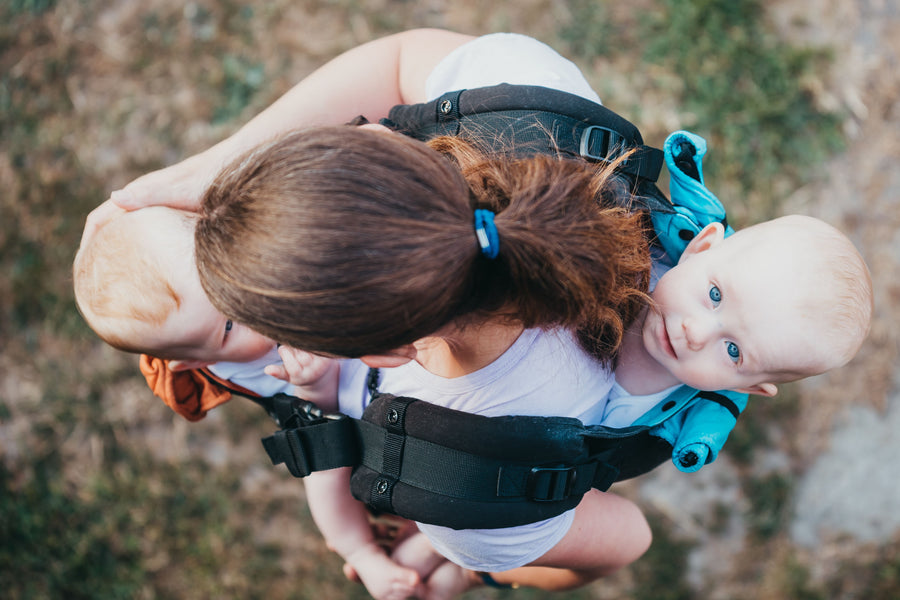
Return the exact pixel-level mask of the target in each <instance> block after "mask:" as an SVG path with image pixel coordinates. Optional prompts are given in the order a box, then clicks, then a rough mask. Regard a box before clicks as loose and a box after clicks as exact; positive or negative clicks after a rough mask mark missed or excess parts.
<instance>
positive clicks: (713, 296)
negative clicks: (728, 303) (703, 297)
mask: <svg viewBox="0 0 900 600" xmlns="http://www.w3.org/2000/svg"><path fill="white" fill-rule="evenodd" d="M709 299H710V300H712V301H713V302H715V303H716V304H718V303H719V302H721V301H722V292H721V291H719V288H717V287H716V286H712V287H711V288H709Z"/></svg>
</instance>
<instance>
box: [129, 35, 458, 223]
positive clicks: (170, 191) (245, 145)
mask: <svg viewBox="0 0 900 600" xmlns="http://www.w3.org/2000/svg"><path fill="white" fill-rule="evenodd" d="M471 39H472V37H471V36H468V35H464V34H460V33H454V32H450V31H443V30H439V29H414V30H410V31H405V32H402V33H398V34H394V35H390V36H387V37H384V38H380V39H377V40H373V41H371V42H368V43H366V44H363V45H361V46H357V47H356V48H353V49H351V50H348V51H347V52H345V53H343V54H341V55H339V56H337V57H336V58H334V59H332V60H331V61H329V62H328V63H326V64H325V65H323V66H322V67H320V68H319V69H317V70H316V71H314V72H313V73H311V74H310V75H309V76H307V77H306V78H304V79H303V80H302V81H301V82H300V83H298V84H297V85H295V86H294V87H293V88H291V89H290V90H289V91H288V92H286V93H285V94H284V95H283V96H282V97H281V98H279V99H278V100H276V101H275V102H274V103H273V104H272V105H271V106H269V107H268V108H266V109H265V110H264V111H263V112H261V113H260V114H259V115H257V116H256V117H254V118H253V119H252V120H250V121H249V122H248V123H247V124H246V125H244V126H243V127H242V128H241V129H240V130H238V131H237V132H236V133H235V134H233V135H232V136H230V137H228V138H226V139H225V140H223V141H221V142H219V143H218V144H216V145H215V146H213V147H211V148H209V149H208V150H205V151H203V152H201V153H199V154H196V155H194V156H192V157H190V158H188V159H186V160H184V161H182V162H180V163H178V164H175V165H172V166H170V167H167V168H165V169H161V170H159V171H154V172H152V173H149V174H147V175H144V176H142V177H139V178H138V179H136V180H134V181H132V182H131V183H129V184H128V185H126V186H125V187H124V188H122V189H121V190H117V191H115V192H113V193H112V196H111V199H112V200H113V202H115V203H116V204H118V205H119V206H121V207H122V208H125V209H129V210H130V209H134V208H139V207H141V206H148V205H152V204H166V205H169V206H174V207H177V208H185V209H196V207H197V206H198V205H199V202H200V196H201V195H202V194H203V191H204V190H205V189H206V187H207V185H209V182H210V181H212V179H213V177H214V176H215V175H216V173H217V172H218V171H219V169H221V168H222V167H223V166H225V165H226V164H228V162H229V161H231V160H232V159H233V158H235V157H236V156H238V155H240V154H241V153H242V152H244V151H246V150H248V149H250V148H252V147H254V146H256V145H257V144H259V143H261V142H264V141H266V140H268V139H271V138H272V137H274V136H276V135H278V134H280V133H283V132H285V131H289V130H291V129H296V128H298V127H305V126H310V125H336V124H340V123H346V122H347V121H349V120H351V119H353V118H354V117H356V116H358V115H365V116H366V117H368V118H369V119H371V120H373V121H374V120H376V119H379V118H381V117H384V116H386V115H387V113H388V110H389V109H390V108H391V107H392V106H394V105H396V104H411V103H417V102H423V101H425V100H426V98H425V80H426V78H427V77H428V75H429V73H431V71H432V70H433V69H434V67H435V65H437V63H438V62H440V60H441V59H442V58H444V57H445V56H446V55H447V54H449V53H450V52H451V51H453V50H454V49H455V48H457V47H459V46H460V45H462V44H464V43H465V42H467V41H469V40H471Z"/></svg>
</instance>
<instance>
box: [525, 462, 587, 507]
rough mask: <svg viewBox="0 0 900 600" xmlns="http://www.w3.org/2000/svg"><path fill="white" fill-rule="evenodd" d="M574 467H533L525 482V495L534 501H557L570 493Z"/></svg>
mask: <svg viewBox="0 0 900 600" xmlns="http://www.w3.org/2000/svg"><path fill="white" fill-rule="evenodd" d="M576 476H577V472H576V470H575V467H534V468H533V469H531V472H530V473H529V474H528V481H527V482H526V484H525V493H526V495H527V496H528V497H529V498H530V499H531V500H534V501H535V502H558V501H560V500H565V499H566V498H568V497H569V495H570V494H571V493H572V486H573V485H574V484H575V478H576Z"/></svg>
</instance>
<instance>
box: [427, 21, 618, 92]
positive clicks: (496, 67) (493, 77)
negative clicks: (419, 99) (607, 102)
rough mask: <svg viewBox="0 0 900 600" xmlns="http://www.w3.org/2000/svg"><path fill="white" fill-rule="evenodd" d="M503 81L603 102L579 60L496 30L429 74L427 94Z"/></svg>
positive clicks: (464, 45) (521, 36) (460, 50)
mask: <svg viewBox="0 0 900 600" xmlns="http://www.w3.org/2000/svg"><path fill="white" fill-rule="evenodd" d="M501 83H510V84H516V85H539V86H543V87H548V88H552V89H555V90H560V91H563V92H569V93H571V94H576V95H578V96H581V97H582V98H586V99H588V100H591V101H593V102H596V103H598V104H600V97H599V96H598V95H597V93H596V92H595V91H594V90H593V89H591V86H590V84H588V82H587V80H586V79H585V78H584V75H583V74H582V73H581V71H580V70H579V69H578V67H577V66H575V63H573V62H572V61H570V60H568V59H566V58H563V57H562V56H561V55H560V54H559V53H558V52H557V51H556V50H554V49H553V48H551V47H550V46H548V45H547V44H544V43H543V42H540V41H538V40H536V39H534V38H532V37H528V36H526V35H521V34H517V33H492V34H490V35H485V36H481V37H479V38H475V39H474V40H472V41H470V42H467V43H465V44H463V45H462V46H460V47H459V48H456V49H455V50H454V51H453V52H451V53H450V54H448V55H447V56H446V57H445V58H444V59H443V60H441V62H439V63H438V64H437V66H436V67H435V68H434V70H433V71H432V72H431V74H430V75H429V76H428V79H427V80H426V82H425V93H426V96H427V97H428V98H429V99H434V98H437V97H438V96H440V95H441V94H444V93H445V92H450V91H454V90H463V89H472V88H479V87H487V86H492V85H498V84H501Z"/></svg>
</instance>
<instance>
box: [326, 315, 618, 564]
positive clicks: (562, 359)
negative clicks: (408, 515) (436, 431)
mask: <svg viewBox="0 0 900 600" xmlns="http://www.w3.org/2000/svg"><path fill="white" fill-rule="evenodd" d="M367 371H368V368H367V367H366V366H365V365H364V364H363V363H362V362H361V361H358V360H345V361H343V362H342V364H341V385H340V392H339V402H340V410H341V412H343V413H345V414H348V415H350V416H353V417H359V416H360V415H361V414H362V410H363V409H364V408H365V404H366V401H367V398H368V393H367V392H366V391H365V378H366V373H367ZM380 375H381V377H380V380H381V381H380V384H379V390H381V391H384V392H389V393H391V394H394V395H397V396H411V397H413V398H419V399H420V400H424V401H426V402H430V403H432V404H437V405H440V406H445V407H448V408H453V409H455V410H461V411H465V412H470V413H475V414H480V415H485V416H500V415H528V416H566V417H574V418H577V419H580V420H581V421H582V422H584V423H586V424H596V423H599V422H600V419H601V418H602V416H603V410H604V404H605V403H604V400H605V398H606V397H607V395H608V394H609V391H610V388H611V387H612V383H613V382H612V376H611V374H610V372H609V370H608V369H606V368H604V367H603V366H602V365H601V364H600V363H598V362H597V361H596V360H594V359H593V358H592V357H590V356H589V355H588V354H587V353H585V352H584V350H582V349H581V347H580V346H579V345H578V342H577V340H576V339H575V337H574V336H573V335H572V334H571V333H570V332H568V331H565V330H551V331H540V330H536V329H531V330H526V331H525V332H523V333H522V335H520V336H519V338H518V339H517V340H516V341H515V343H514V344H513V345H512V346H510V348H509V349H508V350H507V351H506V352H504V353H503V355H502V356H500V357H499V358H498V359H497V360H495V361H494V362H492V363H491V364H489V365H487V366H486V367H484V368H483V369H479V370H478V371H475V372H474V373H470V374H468V375H464V376H462V377H455V378H451V379H447V378H444V377H440V376H438V375H435V374H433V373H430V372H429V371H427V370H426V369H425V368H424V367H422V366H421V365H420V364H418V363H416V362H410V363H407V364H406V365H404V366H402V367H397V368H394V369H382V370H381V371H380ZM573 519H574V510H570V511H568V512H566V513H564V514H562V515H559V516H557V517H553V518H550V519H547V520H544V521H540V522H537V523H530V524H528V525H522V526H517V527H506V528H501V529H464V530H454V529H450V528H447V527H439V526H436V525H427V524H422V523H420V524H419V529H420V530H421V531H422V532H423V533H425V535H426V536H427V537H428V538H429V540H431V543H432V544H433V545H434V547H435V549H436V550H437V551H438V552H440V553H441V554H442V555H444V556H445V557H446V558H448V559H450V560H452V561H453V562H455V563H456V564H458V565H460V566H462V567H464V568H467V569H472V570H475V571H506V570H508V569H513V568H516V567H520V566H523V565H526V564H528V563H530V562H531V561H533V560H535V559H537V558H539V557H540V556H543V555H544V554H545V553H546V552H547V551H548V550H550V549H551V548H553V546H555V545H556V544H557V543H558V542H559V541H560V540H561V539H562V538H563V536H564V535H565V534H566V533H567V532H568V530H569V527H570V526H571V525H572V520H573Z"/></svg>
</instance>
